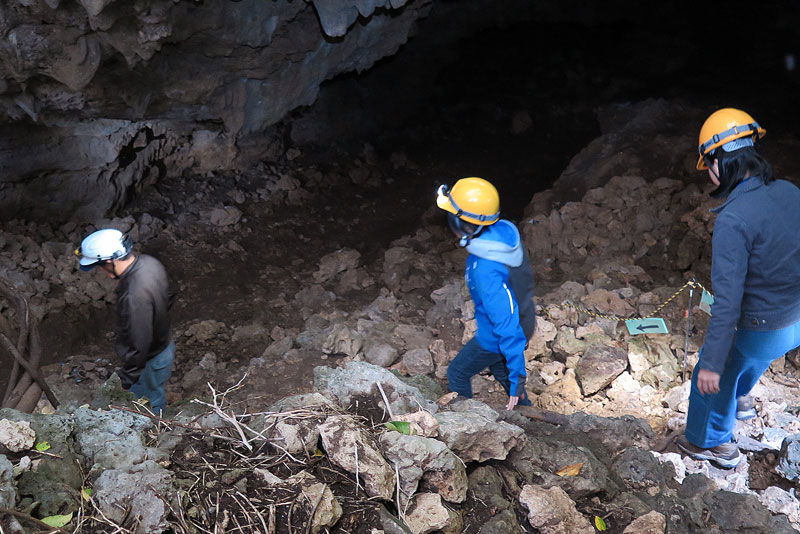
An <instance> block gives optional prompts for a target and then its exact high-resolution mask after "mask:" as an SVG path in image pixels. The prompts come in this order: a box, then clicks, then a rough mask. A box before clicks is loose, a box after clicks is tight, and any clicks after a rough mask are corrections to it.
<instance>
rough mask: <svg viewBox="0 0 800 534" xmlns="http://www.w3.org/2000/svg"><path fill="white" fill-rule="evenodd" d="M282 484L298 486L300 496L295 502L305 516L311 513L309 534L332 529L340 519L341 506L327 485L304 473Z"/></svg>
mask: <svg viewBox="0 0 800 534" xmlns="http://www.w3.org/2000/svg"><path fill="white" fill-rule="evenodd" d="M283 484H298V485H299V486H300V494H299V495H298V498H297V500H296V501H295V502H296V503H297V504H299V505H300V508H301V509H303V510H304V511H305V513H306V514H307V515H311V513H312V512H313V514H314V515H313V516H312V517H311V525H310V529H309V531H310V532H311V533H313V534H318V533H319V532H320V531H321V530H322V529H324V528H326V527H332V526H333V525H335V524H336V522H337V521H339V518H340V517H342V506H341V505H340V504H339V501H338V500H337V499H336V496H335V495H334V494H333V492H332V491H331V490H330V488H329V487H328V486H327V484H323V483H322V482H320V481H319V480H318V479H317V478H316V477H314V476H313V475H311V474H309V473H307V472H306V471H301V472H299V473H297V474H296V475H293V476H291V477H289V478H287V479H286V480H285V481H283Z"/></svg>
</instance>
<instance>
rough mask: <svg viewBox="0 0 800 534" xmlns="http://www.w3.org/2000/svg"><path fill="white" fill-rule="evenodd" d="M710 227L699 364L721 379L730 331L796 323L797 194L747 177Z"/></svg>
mask: <svg viewBox="0 0 800 534" xmlns="http://www.w3.org/2000/svg"><path fill="white" fill-rule="evenodd" d="M711 211H712V212H714V213H717V214H718V216H717V220H716V222H715V223H714V235H713V238H712V241H711V243H712V252H711V283H712V284H713V287H714V304H712V306H711V313H712V315H711V320H710V322H709V324H708V331H707V332H706V338H705V342H704V344H703V350H702V353H701V355H700V362H699V365H700V367H701V368H703V369H708V370H709V371H713V372H715V373H719V374H722V372H723V371H724V370H725V363H726V361H727V359H728V353H729V352H730V350H731V347H732V346H733V338H734V335H735V329H736V328H737V327H738V328H744V329H748V330H778V329H780V328H784V327H786V326H789V325H792V324H794V323H796V322H797V321H798V320H800V238H799V237H798V232H800V189H798V188H797V187H795V186H794V185H793V184H791V183H789V182H787V181H785V180H775V181H774V182H772V183H770V184H769V185H764V183H763V182H762V181H761V180H760V179H759V178H757V177H751V178H749V179H747V180H745V181H744V182H742V183H741V184H739V185H738V186H736V189H734V190H733V191H732V192H731V194H730V195H729V196H728V198H727V200H726V201H725V203H724V204H722V205H721V206H719V207H717V208H714V209H712V210H711Z"/></svg>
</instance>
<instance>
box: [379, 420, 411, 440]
mask: <svg viewBox="0 0 800 534" xmlns="http://www.w3.org/2000/svg"><path fill="white" fill-rule="evenodd" d="M383 426H385V427H386V428H388V429H389V430H394V431H395V432H400V433H401V434H405V435H406V436H410V435H411V423H409V422H408V421H389V422H388V423H383Z"/></svg>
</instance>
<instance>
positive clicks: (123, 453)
mask: <svg viewBox="0 0 800 534" xmlns="http://www.w3.org/2000/svg"><path fill="white" fill-rule="evenodd" d="M151 426H152V423H151V422H150V420H149V419H148V418H146V417H142V416H137V415H134V414H132V413H129V412H123V411H119V410H112V411H108V412H98V411H94V410H90V409H89V408H87V407H83V406H82V407H80V408H78V409H77V410H75V449H76V451H77V452H78V453H80V454H82V455H84V456H86V457H87V458H89V459H90V460H91V461H92V462H93V463H94V464H96V465H97V466H98V467H101V468H104V469H116V468H127V467H130V466H133V465H136V464H139V463H141V462H143V461H144V459H145V458H146V455H147V449H146V448H145V446H144V445H143V443H142V436H141V433H142V432H143V431H144V430H145V429H147V428H150V427H151Z"/></svg>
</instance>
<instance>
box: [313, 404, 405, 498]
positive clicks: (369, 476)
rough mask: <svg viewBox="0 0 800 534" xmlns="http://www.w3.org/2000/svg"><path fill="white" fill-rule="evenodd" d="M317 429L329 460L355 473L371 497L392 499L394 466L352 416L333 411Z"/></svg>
mask: <svg viewBox="0 0 800 534" xmlns="http://www.w3.org/2000/svg"><path fill="white" fill-rule="evenodd" d="M319 432H320V437H321V438H322V446H323V447H324V449H325V452H326V453H327V454H328V457H329V458H330V460H331V462H333V463H334V464H336V465H338V466H339V467H341V468H342V469H344V470H345V471H347V472H349V473H352V474H356V473H358V476H359V477H361V479H362V480H363V481H364V489H365V490H366V492H367V494H368V495H370V496H371V497H378V498H380V499H384V500H391V499H392V495H393V491H394V486H395V474H394V470H393V469H392V468H391V467H390V466H389V464H388V463H387V462H386V460H385V459H384V458H383V456H382V455H381V453H380V449H379V448H378V447H377V446H376V445H375V444H374V443H373V439H372V437H371V436H370V435H369V434H368V433H367V432H365V431H364V430H363V429H362V428H361V427H360V426H359V425H358V423H357V421H356V420H355V419H354V418H353V417H352V416H347V415H332V416H330V417H328V418H327V419H325V422H323V423H322V424H321V425H319Z"/></svg>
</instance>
